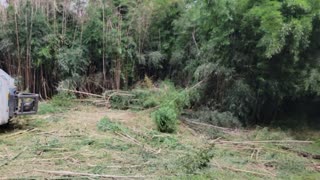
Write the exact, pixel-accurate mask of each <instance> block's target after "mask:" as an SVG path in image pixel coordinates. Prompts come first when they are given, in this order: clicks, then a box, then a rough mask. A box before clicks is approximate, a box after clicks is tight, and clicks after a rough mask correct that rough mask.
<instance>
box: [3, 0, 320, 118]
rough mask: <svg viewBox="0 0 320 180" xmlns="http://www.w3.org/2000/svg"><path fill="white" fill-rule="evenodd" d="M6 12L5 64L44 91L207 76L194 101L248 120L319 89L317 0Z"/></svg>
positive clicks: (42, 2)
mask: <svg viewBox="0 0 320 180" xmlns="http://www.w3.org/2000/svg"><path fill="white" fill-rule="evenodd" d="M0 16H1V17H0V18H1V21H0V26H1V28H0V67H1V68H2V69H4V70H5V71H7V72H9V74H12V75H15V77H16V79H18V84H19V86H20V88H21V89H24V90H27V91H31V92H38V93H40V94H41V96H42V97H43V98H48V97H51V96H52V95H53V94H55V93H56V88H57V87H58V86H61V85H68V86H72V87H73V88H74V89H78V90H82V91H86V92H97V93H101V92H103V91H104V90H105V89H116V90H119V89H126V90H127V89H130V88H131V87H133V86H134V85H135V84H136V83H137V82H139V81H140V80H143V78H144V77H145V76H148V77H150V78H151V79H153V80H154V81H157V80H164V79H169V80H171V81H173V82H174V83H175V84H176V85H177V86H180V87H188V86H192V84H194V83H197V82H198V81H201V80H204V81H205V84H204V86H203V87H202V88H201V89H199V90H198V91H199V98H197V99H196V100H194V102H193V103H192V104H193V106H194V107H206V108H209V109H211V110H219V111H223V112H231V113H232V114H233V115H234V116H236V117H238V118H239V119H242V121H243V122H244V123H245V124H246V123H250V122H270V121H272V120H274V119H276V118H277V116H278V115H279V114H281V112H282V111H284V109H285V108H283V107H286V106H287V105H288V104H292V103H295V102H301V101H303V102H304V101H314V100H315V99H317V98H318V95H319V94H320V84H319V83H320V72H319V70H320V69H319V68H320V58H319V57H320V56H319V55H320V53H319V52H320V51H319V48H320V0H200V1H193V0H135V1H133V0H50V1H47V0H7V1H6V2H5V3H2V4H1V6H0Z"/></svg>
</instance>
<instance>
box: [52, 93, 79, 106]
mask: <svg viewBox="0 0 320 180" xmlns="http://www.w3.org/2000/svg"><path fill="white" fill-rule="evenodd" d="M73 99H75V96H74V95H72V94H69V93H63V92H60V93H59V94H57V95H55V96H54V97H53V98H52V99H51V101H50V103H51V104H52V105H53V106H55V107H60V108H68V107H71V106H72V105H73V104H74V102H72V100H73Z"/></svg>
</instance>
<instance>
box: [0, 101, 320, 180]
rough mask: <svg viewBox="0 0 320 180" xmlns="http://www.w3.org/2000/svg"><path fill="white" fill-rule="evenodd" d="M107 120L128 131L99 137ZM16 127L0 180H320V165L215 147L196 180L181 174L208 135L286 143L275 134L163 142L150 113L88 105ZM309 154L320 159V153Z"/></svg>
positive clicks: (184, 131)
mask: <svg viewBox="0 0 320 180" xmlns="http://www.w3.org/2000/svg"><path fill="white" fill-rule="evenodd" d="M104 117H108V118H109V119H110V120H111V121H112V122H115V123H117V126H121V127H123V129H125V130H124V131H123V132H113V131H99V130H98V128H97V124H98V122H99V121H100V120H101V119H102V118H104ZM14 125H15V126H9V127H1V128H2V130H1V131H0V174H1V178H0V179H6V178H11V179H12V178H41V179H42V178H66V177H67V176H66V175H63V174H52V173H49V172H43V171H41V170H45V171H71V172H78V173H89V174H100V175H101V174H105V175H117V176H139V177H140V178H142V177H141V176H144V177H145V179H163V178H166V179H235V178H236V179H278V178H280V179H286V178H297V179H300V178H302V177H309V179H316V177H319V176H318V175H320V174H319V172H318V170H319V169H317V168H318V167H319V164H320V162H319V161H317V160H314V159H308V158H304V157H300V156H298V155H297V154H295V153H292V152H288V151H285V150H282V149H281V148H280V147H278V146H277V145H269V144H267V145H266V144H259V145H256V144H252V145H248V144H229V143H216V145H215V147H214V158H213V159H212V160H211V162H210V164H209V166H208V167H206V168H203V169H202V168H199V169H198V170H195V171H194V172H193V173H191V174H187V173H186V172H185V171H184V170H183V169H181V167H182V166H184V165H183V161H181V159H182V158H183V157H186V156H187V155H190V154H194V153H196V152H197V151H198V150H199V149H202V148H205V147H206V146H207V145H208V144H209V142H212V139H210V137H214V136H212V134H208V133H215V135H216V136H220V135H221V136H222V138H223V139H224V140H234V139H236V140H259V139H264V138H265V137H272V138H274V137H276V138H280V137H281V136H284V135H283V134H281V133H280V134H273V135H270V134H268V133H273V132H269V131H265V130H254V131H252V132H249V133H248V132H246V133H243V134H241V132H239V133H237V134H231V135H228V134H222V133H221V132H216V131H212V132H210V131H208V132H206V133H203V132H199V131H195V130H193V129H191V128H190V127H189V126H187V125H185V124H182V123H180V125H179V130H178V132H177V133H176V134H173V135H170V134H161V133H158V132H157V131H156V127H155V124H154V123H153V122H152V120H151V119H150V117H149V115H148V114H147V113H146V112H131V111H115V110H106V109H105V108H97V107H94V106H90V105H77V106H75V107H72V108H71V109H68V110H67V109H65V110H64V111H61V112H59V113H47V114H43V115H37V116H32V117H26V118H20V119H19V120H18V121H16V122H14ZM259 133H260V134H259ZM274 133H275V132H274ZM316 135H319V134H316ZM288 137H289V135H288ZM290 138H292V137H291V136H290ZM282 139H287V137H283V138H282ZM217 141H219V140H217ZM297 147H298V148H301V146H300V145H297ZM308 148H311V147H308ZM308 148H305V149H308ZM311 149H312V152H314V153H319V154H320V152H319V149H318V146H314V147H313V148H311ZM69 176H70V175H69ZM92 178H98V177H92Z"/></svg>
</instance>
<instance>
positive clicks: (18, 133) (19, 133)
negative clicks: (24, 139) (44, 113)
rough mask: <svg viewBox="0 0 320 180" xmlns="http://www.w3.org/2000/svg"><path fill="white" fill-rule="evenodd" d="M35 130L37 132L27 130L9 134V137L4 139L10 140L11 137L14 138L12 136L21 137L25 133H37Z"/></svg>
mask: <svg viewBox="0 0 320 180" xmlns="http://www.w3.org/2000/svg"><path fill="white" fill-rule="evenodd" d="M37 130H38V129H37V128H35V129H27V130H24V131H19V132H16V133H13V134H10V135H8V136H5V138H11V137H14V136H18V135H21V134H26V133H30V132H34V131H37Z"/></svg>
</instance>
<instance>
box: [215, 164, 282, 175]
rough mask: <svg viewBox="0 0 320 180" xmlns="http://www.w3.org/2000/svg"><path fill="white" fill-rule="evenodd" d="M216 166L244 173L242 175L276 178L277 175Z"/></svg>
mask: <svg viewBox="0 0 320 180" xmlns="http://www.w3.org/2000/svg"><path fill="white" fill-rule="evenodd" d="M214 166H216V167H218V168H221V169H226V170H230V171H234V172H242V173H249V174H253V175H258V176H270V175H271V176H274V177H275V176H276V175H275V174H272V173H270V172H268V174H266V173H261V172H255V171H248V170H244V169H236V168H233V167H227V166H221V165H218V164H214Z"/></svg>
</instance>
